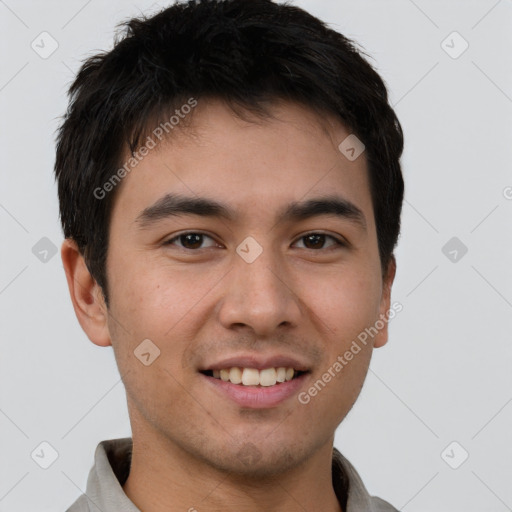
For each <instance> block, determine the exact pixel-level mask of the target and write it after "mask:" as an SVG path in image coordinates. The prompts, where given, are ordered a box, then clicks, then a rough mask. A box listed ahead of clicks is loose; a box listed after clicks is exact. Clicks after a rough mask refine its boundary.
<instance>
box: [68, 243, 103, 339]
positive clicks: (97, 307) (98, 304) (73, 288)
mask: <svg viewBox="0 0 512 512" xmlns="http://www.w3.org/2000/svg"><path fill="white" fill-rule="evenodd" d="M60 254H61V258H62V263H63V265H64V271H65V272H66V279H67V282H68V288H69V293H70V295H71V302H72V303H73V308H74V309H75V314H76V317H77V318H78V322H79V323H80V325H81V327H82V329H83V330H84V332H85V334H87V337H88V338H89V339H90V340H91V341H92V342H93V343H94V344H96V345H98V346H101V347H107V346H109V345H111V344H112V343H111V339H110V332H109V330H108V322H107V320H108V314H107V307H106V305H105V300H104V298H103V293H102V290H101V287H100V286H99V285H98V284H97V283H96V280H95V279H94V278H93V277H92V275H91V273H90V272H89V269H88V268H87V265H86V264H85V260H84V258H83V256H82V255H81V254H80V251H79V250H78V246H77V244H76V242H75V241H74V240H71V239H69V238H67V239H66V240H64V242H63V243H62V247H61V250H60Z"/></svg>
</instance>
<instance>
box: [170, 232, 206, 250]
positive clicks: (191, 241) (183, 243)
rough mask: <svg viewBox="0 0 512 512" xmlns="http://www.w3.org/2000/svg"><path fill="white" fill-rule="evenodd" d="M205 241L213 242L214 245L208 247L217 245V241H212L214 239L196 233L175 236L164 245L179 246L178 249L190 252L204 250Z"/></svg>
mask: <svg viewBox="0 0 512 512" xmlns="http://www.w3.org/2000/svg"><path fill="white" fill-rule="evenodd" d="M205 239H210V240H211V241H212V242H213V244H211V245H210V246H206V247H213V246H214V245H215V241H214V240H213V239H212V237H210V236H208V235H205V234H204V233H195V232H189V233H182V234H181V235H178V236H175V237H174V238H171V239H170V240H167V242H165V243H164V245H177V246H178V247H183V248H184V249H190V250H194V249H203V248H204V247H201V246H202V244H203V243H204V241H205ZM176 242H179V243H176Z"/></svg>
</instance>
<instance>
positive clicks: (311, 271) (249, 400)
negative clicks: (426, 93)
mask: <svg viewBox="0 0 512 512" xmlns="http://www.w3.org/2000/svg"><path fill="white" fill-rule="evenodd" d="M273 114H274V117H275V119H268V120H261V119H260V120H259V121H258V122H247V121H242V120H240V119H238V118H237V117H235V116H234V114H233V113H232V112H231V111H230V110H229V109H228V108H227V107H225V106H224V105H223V104H222V103H216V102H209V103H201V102H200V103H199V105H198V106H197V108H196V110H195V111H194V114H193V116H194V117H193V121H192V124H191V128H193V130H188V129H185V130H182V131H181V132H179V131H176V133H175V134H174V136H173V138H172V140H169V141H168V143H166V144H165V145H160V146H159V147H158V148H156V149H154V150H152V151H150V152H149V154H148V155H147V156H146V157H145V158H144V159H143V160H142V161H141V162H140V163H139V164H138V165H137V167H136V168H134V169H133V171H132V172H131V173H130V174H128V175H127V176H126V177H125V178H124V180H123V182H122V184H121V185H120V189H119V190H118V196H117V197H116V201H115V204H114V208H113V212H112V217H111V231H110V242H109V253H108V260H107V278H108V282H109V294H110V310H109V318H108V332H109V342H111V343H112V345H113V348H114V352H115V357H116V360H117V364H118V366H119V370H120V372H121V375H123V381H124V384H125V387H126V392H127V397H128V404H129V410H130V416H131V419H132V424H133V423H136V425H137V429H138V431H139V432H142V433H144V435H145V436H147V438H150V437H152V436H159V438H161V439H164V440H165V443H167V444H168V445H169V446H172V447H174V448H176V449H177V450H182V451H183V452H186V453H187V454H189V455H192V456H193V457H194V458H195V459H196V460H198V461H201V462H203V463H206V464H208V465H210V466H212V467H215V468H219V469H222V470H227V471H234V472H238V473H247V474H249V473H250V474H254V475H255V474H262V475H263V474H267V475H268V474H271V473H278V472H280V471H284V470H286V469H287V468H291V467H293V466H295V465H297V464H298V463H300V462H301V461H304V460H306V459H307V458H309V457H311V456H312V454H314V453H315V452H317V451H318V450H319V449H320V448H321V447H322V446H325V445H326V444H327V443H329V442H332V439H333V435H334V431H335V429H336V427H337V426H338V425H339V423H340V422H341V421H342V419H343V418H344V417H345V416H346V414H347V413H348V411H349V410H350V408H351V407H352V405H353V404H354V402H355V400H356V398H357V396H358V394H359V392H360V390H361V387H362V385H363V381H364V379H365V376H366V373H367V369H368V365H369V361H370V358H371V353H372V349H373V347H375V346H381V345H383V344H384V343H385V342H386V340H387V332H386V328H385V327H384V328H381V329H380V331H379V333H378V334H377V335H376V336H375V337H373V338H368V340H367V342H366V344H362V343H360V342H358V344H359V351H358V352H357V353H355V354H354V352H355V350H353V351H352V357H351V358H350V360H348V358H346V357H344V354H345V353H346V352H347V351H350V348H351V346H352V347H353V346H354V345H353V342H354V340H357V339H358V336H359V335H360V333H361V332H363V331H364V330H365V328H367V327H369V326H373V325H374V324H375V323H376V321H377V320H378V319H379V315H381V314H384V313H386V311H387V310H388V309H389V289H390V285H391V281H392V277H391V278H388V279H387V280H386V279H384V280H383V278H382V270H381V266H380V261H379V253H378V245H377V235H376V228H375V222H374V215H373V209H372V202H371V197H370V187H369V182H368V175H367V169H366V161H365V158H364V153H363V155H361V156H360V157H359V158H357V159H356V160H354V161H349V160H348V159H347V158H346V157H345V156H344V155H343V154H342V153H341V152H340V151H339V150H338V145H339V144H340V142H341V141H343V140H344V139H345V138H346V137H347V136H348V135H349V132H348V131H346V129H344V127H343V126H341V125H340V124H338V123H336V121H335V120H333V119H329V118H326V117H323V118H320V117H318V116H317V115H316V114H314V113H313V112H312V111H309V110H308V109H305V108H304V107H299V106H297V105H293V104H288V103H281V104H276V105H275V107H274V108H273ZM166 196H167V199H165V198H166ZM178 199H179V200H181V202H180V201H178ZM197 200H203V202H202V203H197ZM187 201H188V202H187ZM193 201H196V203H193ZM329 201H330V202H329ZM207 202H208V203H207ZM210 203H212V204H210ZM213 203H215V204H213ZM143 340H150V341H149V342H148V341H145V342H144V343H145V345H144V344H143V345H141V343H142V342H143ZM158 351H159V355H158V357H156V358H155V356H156V354H157V352H158ZM141 352H142V353H145V354H146V355H143V356H142V357H140V353H141ZM135 354H139V357H137V356H136V355H135ZM339 357H341V358H342V360H343V361H344V363H343V364H342V363H341V362H340V359H339ZM140 359H142V360H143V361H145V363H147V364H144V363H143V362H141V360H140ZM336 362H338V365H336ZM339 365H341V367H342V368H341V369H340V366H339ZM230 368H235V370H231V371H230V372H229V370H230ZM236 368H239V369H240V370H236ZM245 368H246V369H248V371H245V370H244V369H245ZM279 368H285V370H282V369H281V370H279ZM286 368H291V369H293V370H294V371H293V372H292V371H291V370H288V371H287V370H286ZM257 370H264V371H259V372H258V371H257ZM287 373H288V375H286V374H287ZM326 373H327V374H329V375H331V378H330V379H329V378H328V377H325V375H326ZM292 374H293V378H292V379H291V380H286V379H287V377H288V378H290V377H291V376H292ZM219 375H220V378H219ZM228 376H229V379H230V380H229V381H227V380H223V379H227V378H228ZM241 378H242V379H243V382H242V383H236V382H239V380H240V379H241ZM258 379H259V380H258ZM283 379H284V382H277V381H278V380H283ZM319 380H321V381H322V383H323V385H322V384H318V381H319ZM232 381H233V382H232ZM326 381H327V382H326ZM244 382H245V383H246V384H249V385H247V386H246V385H244ZM257 382H259V383H260V384H259V385H256V383H257ZM315 383H317V384H316V388H315V389H316V393H315V392H314V391H311V392H310V390H311V389H312V388H314V386H315ZM248 460H250V462H251V463H250V464H248V463H247V461H248Z"/></svg>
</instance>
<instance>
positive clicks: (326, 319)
mask: <svg viewBox="0 0 512 512" xmlns="http://www.w3.org/2000/svg"><path fill="white" fill-rule="evenodd" d="M305 290H307V291H306V292H305V293H307V299H305V302H307V304H308V305H309V306H310V307H311V308H312V310H313V312H314V313H315V316H316V317H318V318H320V319H321V320H322V321H323V323H324V326H325V327H324V329H325V333H326V335H327V336H335V337H336V339H337V340H340V341H342V340H345V341H346V340H347V338H350V337H352V336H355V337H357V335H358V334H359V333H360V332H361V331H362V330H364V329H365V327H367V326H368V325H369V324H372V323H373V322H374V321H375V319H376V318H377V317H378V314H379V306H380V297H381V286H380V281H379V278H378V276H376V275H375V273H374V272H372V271H367V272H357V273H356V272H355V273H353V274H351V275H349V274H348V273H345V274H343V273H340V275H339V276H331V278H329V279H325V280H324V281H323V283H322V286H320V287H313V286H309V287H308V286H306V287H305ZM340 337H341V338H340Z"/></svg>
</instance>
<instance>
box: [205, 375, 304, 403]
mask: <svg viewBox="0 0 512 512" xmlns="http://www.w3.org/2000/svg"><path fill="white" fill-rule="evenodd" d="M201 375H202V377H204V378H205V379H207V382H208V383H209V385H210V386H214V388H215V389H216V390H218V391H219V392H220V393H222V394H223V395H224V396H227V397H228V398H230V399H231V400H233V402H235V403H237V404H238V405H239V406H241V407H250V408H252V409H266V408H269V407H275V406H277V405H279V404H281V403H282V402H284V401H285V400H287V399H288V398H290V397H291V396H293V395H295V394H297V393H298V391H299V389H300V388H301V387H302V386H303V384H304V381H305V379H306V377H307V376H308V373H303V374H302V375H299V376H298V377H296V378H295V379H292V380H288V381H285V382H281V383H280V384H275V385H274V386H244V385H242V384H233V383H232V382H225V381H223V380H222V379H216V378H214V377H209V376H208V375H204V374H201Z"/></svg>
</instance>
